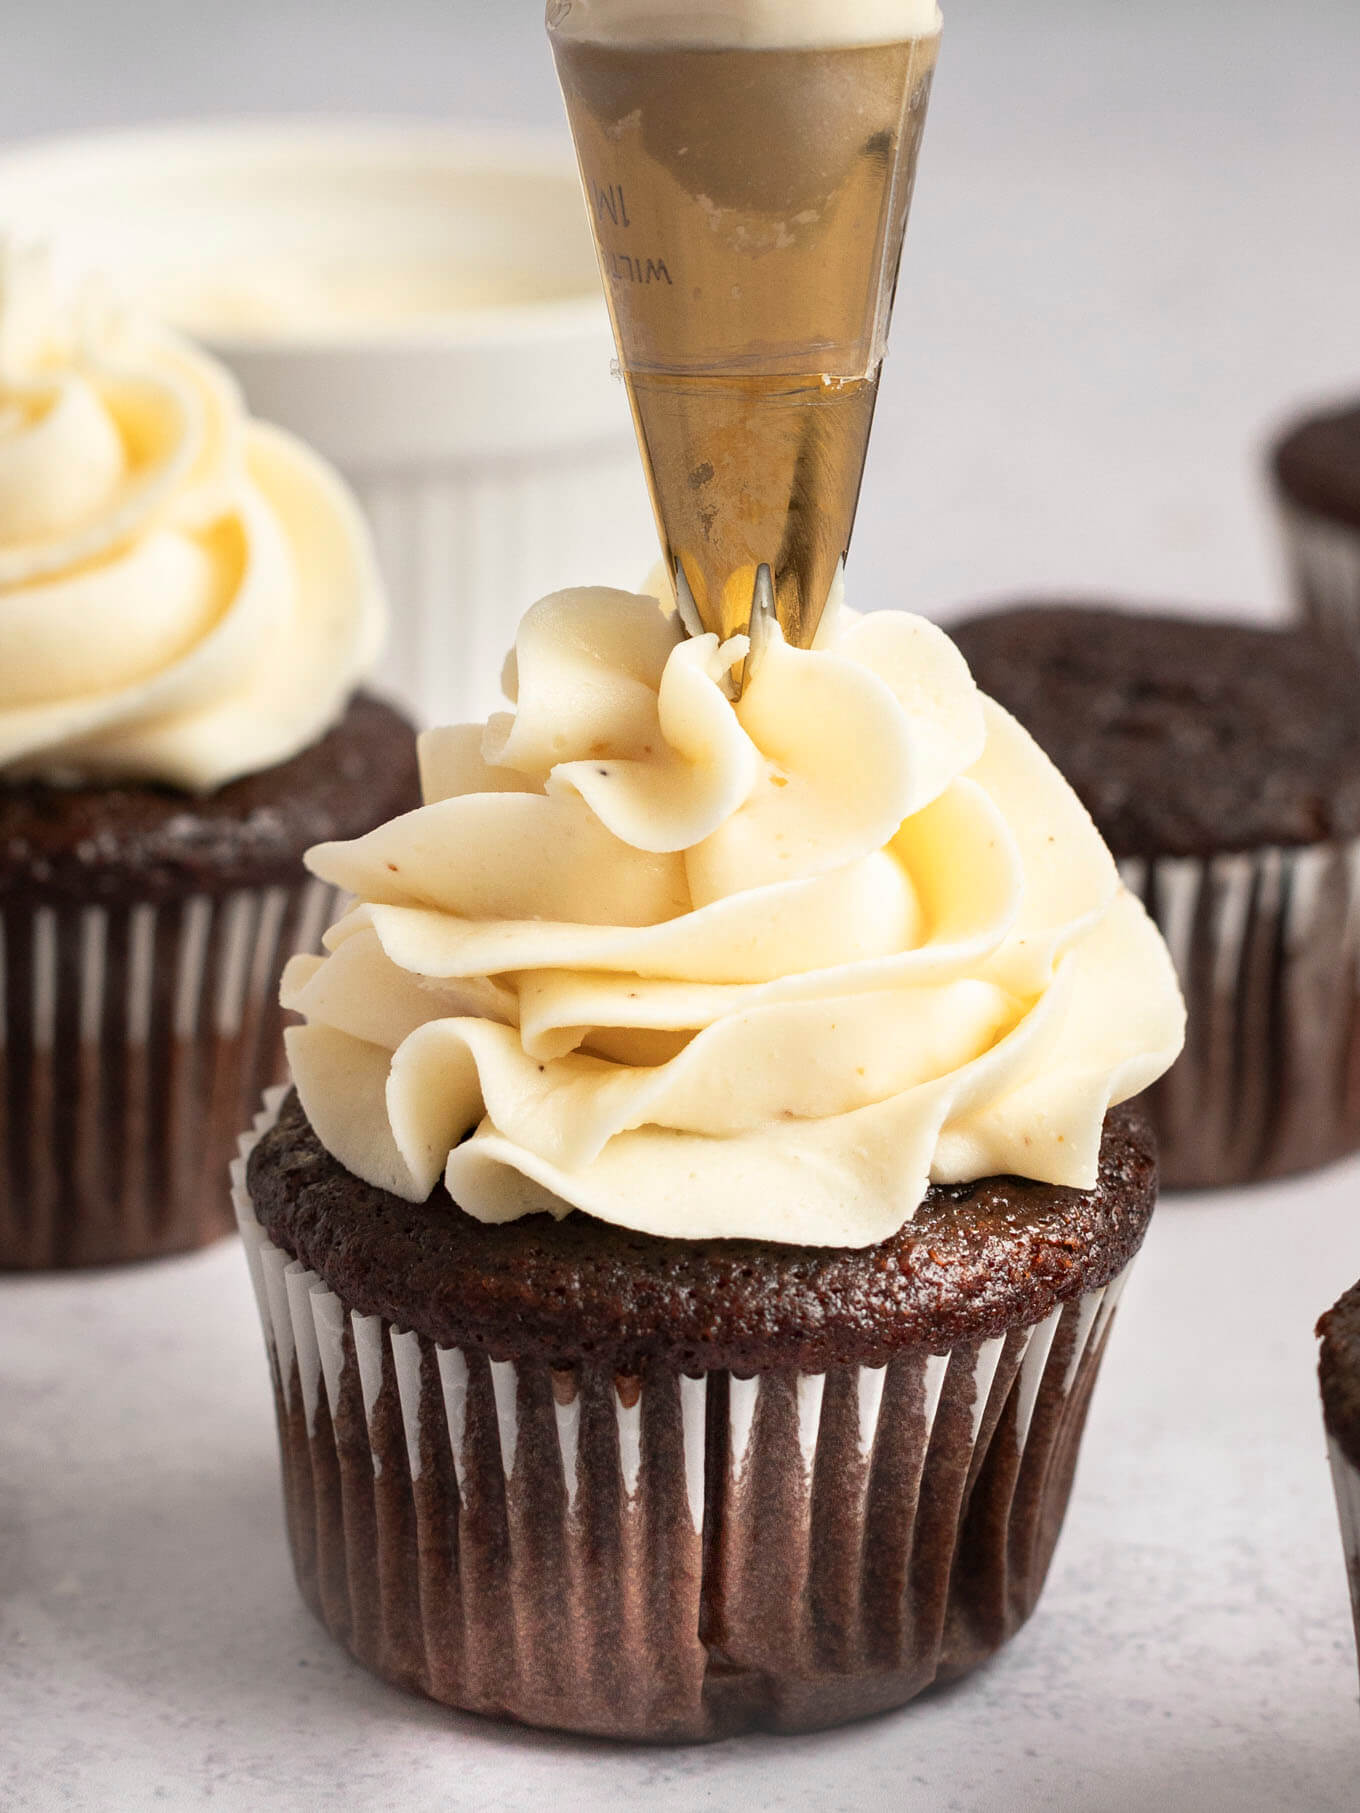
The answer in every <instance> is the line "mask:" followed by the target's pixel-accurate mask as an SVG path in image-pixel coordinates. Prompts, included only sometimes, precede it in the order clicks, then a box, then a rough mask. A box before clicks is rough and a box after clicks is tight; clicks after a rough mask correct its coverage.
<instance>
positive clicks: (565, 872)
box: [237, 592, 1183, 1740]
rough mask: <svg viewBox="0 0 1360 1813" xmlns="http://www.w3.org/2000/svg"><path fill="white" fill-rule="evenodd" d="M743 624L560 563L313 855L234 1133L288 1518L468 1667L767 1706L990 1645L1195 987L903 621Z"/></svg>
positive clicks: (805, 1700)
mask: <svg viewBox="0 0 1360 1813" xmlns="http://www.w3.org/2000/svg"><path fill="white" fill-rule="evenodd" d="M745 654H746V642H745V639H744V638H738V639H737V640H736V641H734V642H732V643H729V644H726V645H723V646H721V647H720V646H719V644H718V641H717V639H716V638H715V637H712V636H708V637H699V638H696V639H694V640H686V639H685V638H684V637H683V634H682V633H681V631H680V630H679V628H678V626H677V625H676V623H675V622H674V621H673V620H669V619H668V618H667V617H666V616H665V615H664V614H663V612H662V611H661V609H660V608H659V607H658V606H657V605H656V604H655V602H654V601H653V600H650V599H642V598H632V597H628V596H626V595H624V594H620V593H608V592H581V593H573V594H562V595H559V596H558V597H555V598H552V599H547V600H545V601H543V603H541V604H540V605H538V606H536V607H535V609H534V610H533V611H531V612H530V614H529V616H528V617H527V618H526V619H525V622H524V624H523V625H522V627H521V630H520V635H519V639H518V642H517V647H516V655H515V659H514V662H513V663H512V665H511V668H510V672H509V679H510V681H511V683H512V685H513V687H514V688H515V696H516V703H517V710H516V712H515V714H514V715H513V716H510V715H506V716H502V717H500V718H497V719H493V720H492V721H491V723H490V724H489V725H488V726H487V727H486V729H485V731H483V730H482V729H481V727H467V728H464V729H459V730H456V731H448V732H434V733H430V734H427V736H426V737H425V738H423V739H422V744H421V755H422V770H423V779H424V786H425V795H426V799H427V802H428V803H427V804H426V806H425V807H424V809H423V810H421V811H419V812H416V813H413V814H410V815H409V816H408V817H407V818H405V819H404V820H401V821H399V822H398V823H396V824H393V825H388V826H384V827H383V828H382V829H380V830H379V831H376V832H373V833H371V834H370V835H369V836H367V837H365V838H363V839H361V840H359V841H358V842H356V843H351V844H346V845H332V846H330V847H329V848H323V849H318V850H315V851H313V852H312V853H311V855H310V857H309V859H308V860H309V862H310V864H311V867H312V869H313V871H314V872H315V873H316V874H317V875H318V876H320V877H321V878H322V879H325V880H327V881H330V882H331V883H333V884H334V885H337V886H341V887H344V888H346V889H347V890H349V891H350V892H351V893H352V894H354V896H355V905H354V907H353V909H352V910H351V912H350V913H349V914H347V916H346V917H345V919H343V920H342V921H341V922H340V923H339V924H338V925H337V926H336V927H334V928H333V929H332V931H331V932H330V933H329V934H328V936H327V944H328V947H329V951H330V954H329V955H328V956H327V957H325V958H324V959H318V958H307V957H303V958H299V959H298V960H296V961H295V962H294V963H293V964H291V965H290V966H289V969H288V971H287V973H286V975H285V980H284V991H283V998H284V1001H285V1004H286V1005H287V1006H289V1007H292V1008H294V1009H296V1010H297V1011H298V1012H299V1013H301V1014H302V1015H303V1016H304V1018H305V1020H306V1022H307V1023H306V1024H305V1025H302V1026H299V1027H295V1028H292V1029H290V1031H289V1032H288V1034H287V1041H288V1048H289V1055H290V1059H291V1062H292V1067H293V1072H294V1077H295V1080H296V1087H297V1095H296V1097H290V1098H288V1100H287V1101H286V1102H285V1103H284V1104H283V1106H282V1109H281V1111H280V1109H279V1105H278V1102H277V1101H271V1103H270V1104H269V1106H268V1109H267V1111H266V1113H265V1115H264V1116H263V1117H262V1119H261V1121H260V1123H259V1126H258V1129H257V1133H258V1137H257V1139H255V1140H252V1141H248V1142H246V1145H247V1150H248V1153H249V1163H248V1166H247V1165H245V1164H242V1165H241V1166H239V1167H238V1170H237V1201H238V1206H239V1212H240V1216H241V1222H242V1226H243V1229H244V1231H245V1234H246V1247H247V1252H248V1254H249V1256H250V1259H251V1265H252V1271H253V1274H254V1278H255V1283H256V1287H257V1291H258V1294H259V1300H260V1306H261V1312H262V1317H263V1320H264V1324H265V1332H266V1340H267V1344H268V1347H269V1350H270V1354H271V1360H272V1368H273V1375H274V1385H275V1391H276V1401H277V1406H278V1417H279V1430H280V1437H281V1443H282V1449H283V1462H284V1473H285V1496H286V1501H287V1507H288V1529H289V1537H290V1541H291V1543H292V1547H293V1554H294V1560H295V1565H296V1568H297V1572H298V1577H299V1581H300V1583H301V1586H302V1590H303V1592H304V1594H305V1595H306V1597H307V1598H308V1600H309V1602H310V1603H311V1604H312V1606H313V1607H314V1608H315V1609H316V1610H317V1611H318V1613H319V1615H320V1616H321V1617H322V1619H323V1620H324V1622H325V1623H326V1624H327V1626H328V1627H329V1628H330V1629H331V1630H332V1631H333V1632H334V1633H335V1634H336V1636H337V1637H338V1638H339V1639H340V1640H341V1641H342V1642H344V1643H345V1644H346V1645H347V1646H348V1647H349V1648H350V1649H351V1650H352V1651H353V1652H354V1653H355V1654H356V1655H357V1656H358V1657H359V1658H360V1659H361V1660H363V1661H364V1662H366V1663H367V1664H368V1665H369V1666H370V1667H372V1668H374V1669H376V1670H377V1672H379V1673H380V1674H383V1675H384V1676H386V1677H387V1678H389V1679H391V1680H394V1681H397V1682H400V1683H402V1684H405V1685H408V1686H413V1687H417V1688H420V1689H421V1690H423V1691H424V1692H426V1693H429V1694H431V1695H433V1696H434V1697H435V1698H437V1699H440V1700H444V1701H446V1702H447V1703H449V1704H451V1705H454V1706H460V1707H465V1708H470V1709H474V1710H478V1711H482V1712H493V1713H497V1714H501V1715H505V1716H510V1717H514V1718H518V1719H523V1720H527V1721H529V1722H532V1723H540V1724H548V1725H556V1726H562V1727H566V1728H569V1729H573V1730H580V1731H589V1732H598V1733H604V1734H608V1735H612V1736H630V1737H644V1738H658V1739H666V1740H680V1739H692V1738H705V1737H715V1736H719V1735H723V1734H725V1733H728V1732H732V1731H738V1730H742V1729H746V1728H748V1727H751V1726H767V1727H770V1728H773V1729H777V1730H783V1731H792V1730H801V1729H808V1728H813V1727H816V1726H821V1725H829V1724H835V1723H838V1722H840V1721H843V1720H845V1719H849V1718H853V1717H856V1716H858V1715H860V1714H863V1713H867V1712H871V1711H876V1710H881V1709H883V1708H886V1707H889V1706H893V1705H897V1704H899V1703H901V1702H902V1701H904V1700H906V1699H908V1698H910V1697H911V1696H912V1695H913V1694H914V1693H916V1692H918V1691H919V1690H920V1689H921V1688H922V1687H924V1686H926V1685H927V1684H929V1683H930V1682H931V1681H935V1680H941V1679H947V1678H950V1677H952V1676H954V1675H957V1674H961V1673H963V1672H964V1671H966V1670H967V1669H968V1668H970V1667H972V1666H973V1665H974V1664H975V1663H977V1662H978V1661H979V1660H981V1659H982V1658H983V1657H984V1656H986V1655H988V1654H990V1653H992V1652H993V1651H994V1650H995V1649H996V1648H997V1647H998V1646H999V1645H1000V1644H1001V1643H1003V1642H1004V1641H1005V1639H1006V1638H1007V1637H1008V1636H1009V1635H1010V1634H1011V1632H1012V1631H1014V1630H1015V1628H1016V1627H1017V1626H1018V1625H1019V1624H1020V1623H1021V1622H1022V1621H1023V1620H1024V1619H1025V1617H1027V1616H1028V1614H1029V1612H1030V1610H1031V1609H1032V1607H1033V1605H1034V1601H1035V1599H1036V1597H1037V1595H1038V1592H1039V1589H1040V1586H1041V1585H1042V1582H1043V1578H1044V1574H1045V1571H1046V1569H1047V1566H1048V1561H1049V1557H1050V1555H1051V1553H1052V1549H1053V1545H1054V1542H1055V1540H1056V1538H1057V1534H1058V1528H1059V1525H1060V1523H1061V1521H1062V1516H1063V1511H1064V1508H1065V1505H1066V1501H1067V1494H1068V1488H1069V1486H1070V1483H1071V1478H1072V1470H1073V1467H1074V1465H1075V1460H1076V1450H1077V1443H1078V1440H1079V1437H1080V1432H1081V1428H1082V1424H1083V1421H1084V1419H1085V1415H1086V1409H1087V1404H1088V1400H1089V1396H1090V1391H1091V1387H1092V1384H1093V1382H1094V1378H1095V1373H1096V1369H1097V1367H1098V1365H1099V1361H1100V1357H1101V1354H1102V1353H1103V1351H1104V1345H1105V1340H1106V1337H1107V1335H1108V1331H1109V1326H1110V1317H1111V1314H1112V1311H1113V1306H1114V1303H1115V1301H1116V1298H1117V1295H1118V1291H1119V1288H1120V1286H1121V1284H1122V1281H1123V1279H1124V1276H1125V1275H1126V1272H1127V1268H1128V1265H1129V1262H1130V1260H1131V1259H1132V1257H1133V1254H1134V1253H1135V1251H1136V1250H1137V1247H1138V1245H1139V1242H1140V1240H1141V1238H1142V1234H1143V1232H1144V1229H1145V1227H1146V1223H1147V1219H1148V1216H1149V1214H1150V1212H1151V1209H1152V1205H1153V1198H1154V1195H1155V1163H1154V1159H1153V1149H1152V1145H1151V1141H1150V1139H1149V1136H1148V1134H1147V1131H1146V1129H1145V1128H1144V1127H1143V1126H1142V1124H1141V1123H1140V1122H1139V1121H1138V1119H1137V1118H1136V1116H1133V1115H1130V1114H1126V1113H1124V1112H1121V1111H1119V1110H1118V1109H1117V1108H1116V1107H1115V1105H1116V1104H1118V1103H1120V1102H1121V1101H1123V1100H1125V1099H1126V1098H1128V1097H1130V1096H1132V1095H1134V1094H1136V1093H1137V1092H1138V1091H1139V1090H1140V1089H1142V1088H1143V1087H1144V1086H1145V1085H1146V1084H1147V1083H1148V1082H1150V1081H1151V1080H1152V1079H1153V1078H1154V1077H1155V1076H1156V1075H1157V1074H1159V1072H1160V1071H1161V1070H1162V1069H1164V1068H1165V1067H1166V1066H1167V1064H1169V1063H1170V1062H1171V1061H1172V1059H1173V1058H1174V1056H1175V1053H1176V1051H1177V1049H1178V1048H1179V1043H1180V1037H1181V1030H1182V1024H1183V1011H1182V1008H1181V1004H1180V1000H1179V997H1178V995H1177V991H1176V987H1175V982H1174V977H1173V974H1172V971H1171V966H1170V963H1169V960H1168V959H1167V956H1166V952H1165V950H1164V948H1163V946H1162V944H1161V941H1160V939H1159V938H1158V936H1157V934H1156V932H1155V929H1154V928H1153V927H1152V926H1151V924H1150V922H1149V921H1148V919H1147V917H1146V915H1145V914H1144V912H1143V910H1142V908H1141V907H1140V906H1139V904H1138V902H1137V901H1135V900H1134V899H1133V898H1132V897H1131V896H1130V895H1129V894H1128V893H1127V891H1126V890H1125V889H1123V888H1122V887H1121V886H1120V884H1119V881H1118V877H1117V874H1116V871H1115V867H1114V863H1113V861H1112V859H1111V857H1110V856H1109V853H1108V852H1107V851H1106V850H1105V849H1104V847H1103V846H1102V845H1101V843H1100V840H1099V838H1098V837H1097V836H1096V835H1095V832H1094V831H1093V829H1092V827H1091V824H1090V821H1089V819H1088V818H1087V816H1086V814H1085V813H1084V812H1083V811H1082V809H1081V808H1080V806H1079V804H1078V803H1077V801H1076V799H1075V798H1074V797H1073V795H1072V794H1071V792H1070V790H1069V789H1068V788H1067V786H1066V784H1065V783H1064V782H1063V781H1062V780H1061V778H1060V777H1059V776H1058V774H1057V773H1056V771H1055V770H1054V769H1053V767H1052V765H1051V764H1050V763H1049V762H1048V761H1047V760H1046V759H1045V758H1044V757H1043V756H1042V755H1041V753H1040V752H1039V750H1038V749H1037V748H1036V746H1035V745H1034V744H1033V742H1032V741H1031V740H1030V739H1029V738H1028V737H1026V736H1025V735H1024V733H1023V732H1022V731H1021V730H1020V729H1019V727H1018V726H1017V725H1016V724H1015V723H1014V722H1013V721H1012V720H1011V719H1009V718H1008V717H1007V716H1006V714H1005V713H1004V712H1001V711H1000V710H999V709H998V708H996V707H995V706H993V705H992V704H990V702H988V701H987V700H985V699H983V698H981V697H980V696H979V694H978V693H977V690H976V688H975V687H974V686H973V684H972V681H971V680H970V678H969V676H968V673H967V669H966V668H965V666H964V664H963V662H962V661H961V660H960V658H959V656H958V654H957V653H956V651H955V650H954V649H953V648H952V647H951V646H950V644H949V642H948V641H947V639H946V638H945V637H944V636H943V635H942V634H941V633H940V632H939V631H937V630H934V629H932V628H931V626H929V625H928V624H925V623H923V622H921V621H920V620H918V619H912V618H907V617H904V616H899V615H896V614H894V613H884V614H883V615H880V616H877V617H868V618H865V619H862V620H860V621H859V622H857V623H854V624H853V625H851V626H850V627H848V628H847V629H845V630H844V632H843V633H842V634H840V635H839V637H837V636H835V634H834V630H833V629H832V628H831V626H828V629H827V632H826V634H825V636H824V646H821V647H819V651H818V652H816V653H800V652H797V651H792V650H789V649H787V648H785V647H784V645H783V643H782V642H781V641H780V640H779V638H778V634H777V632H775V633H774V634H773V635H772V637H771V639H770V640H769V642H768V643H766V644H765V645H764V646H763V647H762V649H761V651H760V654H759V658H758V660H757V661H756V663H755V664H754V672H753V674H752V675H751V676H750V677H749V679H748V682H747V685H746V688H745V691H744V692H743V694H742V697H741V698H740V700H739V701H738V702H737V703H736V704H735V705H734V704H733V703H732V701H731V699H730V696H729V694H728V692H727V690H726V688H725V685H724V682H725V680H726V677H727V676H728V674H729V673H730V672H731V670H732V669H733V667H734V666H735V665H736V664H738V663H740V662H742V661H743V660H744V659H745ZM1112 1109H1114V1110H1115V1111H1114V1112H1112ZM1025 1179H1028V1180H1029V1181H1023V1180H1025Z"/></svg>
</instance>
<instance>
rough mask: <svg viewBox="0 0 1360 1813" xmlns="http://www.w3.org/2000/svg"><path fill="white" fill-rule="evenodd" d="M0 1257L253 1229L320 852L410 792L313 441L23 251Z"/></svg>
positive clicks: (8, 364) (7, 517)
mask: <svg viewBox="0 0 1360 1813" xmlns="http://www.w3.org/2000/svg"><path fill="white" fill-rule="evenodd" d="M0 352H2V353H3V357H0V416H3V418H4V426H3V430H0V433H2V434H3V441H4V453H5V462H4V484H3V486H0V1267H40V1266H63V1265H81V1264H96V1263H105V1262H108V1261H112V1260H119V1259H134V1258H143V1257H147V1256H149V1255H152V1254H158V1253H166V1252H174V1251H178V1250H180V1249H182V1248H186V1247H192V1246H196V1245H199V1244H201V1243H202V1242H203V1241H205V1240H209V1239H212V1238H215V1237H216V1236H218V1235H220V1234H222V1233H225V1232H227V1231H228V1229H229V1228H230V1226H231V1209H230V1203H229V1200H228V1195H227V1191H226V1188H225V1185H224V1181H223V1180H224V1175H225V1166H226V1163H227V1161H228V1159H229V1157H230V1152H231V1145H232V1140H233V1137H234V1134H235V1133H236V1132H237V1131H239V1127H240V1121H241V1115H242V1111H243V1108H244V1107H245V1106H246V1104H249V1103H252V1102H253V1101H254V1100H256V1099H257V1098H258V1090H259V1088H260V1086H261V1084H262V1083H263V1082H268V1081H270V1080H271V1079H273V1078H276V1077H278V1076H279V1074H280V1073H281V1070H282V1051H281V1043H280V1035H281V1028H280V1024H279V1019H280V1016H279V1013H278V1009H277V1006H276V999H277V987H278V977H279V973H280V971H281V969H282V966H283V962H284V959H285V958H286V957H287V956H288V955H289V953H290V952H291V951H292V950H294V949H295V948H297V947H298V946H299V945H303V946H310V945H311V944H313V943H314V942H315V941H316V939H317V938H318V937H319V934H320V932H321V930H322V929H323V927H324V926H325V924H326V923H327V921H328V920H329V918H330V915H331V908H332V905H333V902H334V898H335V896H334V890H333V889H332V888H330V887H328V886H326V885H324V884H321V883H318V882H315V881H312V880H310V879H309V878H308V876H307V875H306V872H305V870H304V869H303V867H302V862H301V858H302V852H303V851H304V850H305V849H306V847H307V846H308V845H309V844H310V843H313V842H315V840H316V838H317V837H318V836H335V835H341V836H344V835H350V836H352V835H354V834H356V833H357V832H359V831H362V830H364V829H365V828H367V827H368V826H370V825H372V824H373V823H374V822H375V821H376V820H378V819H380V818H384V817H387V816H390V815H391V814H392V813H394V812H401V811H403V810H405V809H406V808H407V807H409V806H412V805H415V804H416V803H417V789H416V771H415V761H414V752H413V747H412V738H411V735H410V732H409V728H408V727H407V726H406V725H405V724H404V723H403V722H402V720H401V719H400V718H399V717H397V716H396V714H394V713H393V712H391V711H389V710H388V709H387V708H386V707H384V706H381V705H379V704H377V703H376V702H374V701H373V700H360V701H358V702H356V703H351V699H352V696H353V693H354V688H355V686H356V685H357V684H358V682H359V681H360V680H361V678H362V676H363V674H364V673H365V672H366V670H367V668H368V667H369V665H370V663H371V661H372V658H373V656H374V654H375V653H376V650H377V645H378V641H379V638H380V632H381V627H382V619H383V608H382V600H381V595H380V590H379V586H378V582H377V578H376V569H375V566H374V561H373V555H372V551H371V548H370V546H369V540H368V534H367V530H366V529H365V527H364V524H363V522H362V519H361V518H360V516H359V513H358V509H357V507H356V505H355V504H354V501H353V499H352V498H351V497H350V496H349V494H348V493H347V492H346V491H345V489H344V487H343V485H342V484H341V482H340V481H339V479H338V478H337V477H336V475H335V474H334V473H333V472H331V471H330V469H329V468H328V467H326V466H325V465H323V464H322V463H321V462H320V461H319V460H317V459H316V458H315V456H313V455H312V454H311V453H309V452H308V451H307V449H306V448H304V447H302V446H300V445H299V444H298V443H297V442H296V441H293V440H292V439H290V438H289V437H288V436H286V435H282V434H279V433H278V432H277V431H274V430H270V429H267V428H265V427H263V426H261V425H260V424H258V423H254V422H251V421H250V420H248V418H247V417H246V415H245V412H244V410H243V407H242V404H241V399H240V397H239V395H238V393H237V391H236V389H235V386H234V385H233V383H232V381H231V380H230V378H229V377H228V376H227V374H226V373H225V372H224V371H222V370H221V369H220V368H219V367H217V366H216V365H214V364H213V362H212V361H211V360H209V359H207V358H206V357H205V356H204V355H203V354H202V353H200V352H198V351H197V350H195V349H194V348H193V347H191V346H190V345H188V344H187V343H186V342H183V341H181V340H179V339H177V338H175V337H173V336H170V335H168V334H166V333H164V332H162V331H160V330H158V329H156V328H155V327H153V326H150V325H148V324H143V323H139V322H136V321H134V320H131V319H128V320H123V319H118V318H108V319H101V318H100V315H99V313H98V311H97V309H96V308H95V307H94V306H93V304H92V303H91V302H89V301H88V300H87V301H86V302H85V303H84V304H83V305H80V304H77V303H71V304H63V303H61V302H60V300H59V299H58V298H56V297H55V296H54V294H53V292H52V290H51V288H50V285H49V283H48V278H47V270H46V267H45V265H44V263H43V261H42V260H41V258H37V257H33V256H27V255H22V254H19V253H17V252H15V251H14V250H13V249H12V248H11V249H4V248H0Z"/></svg>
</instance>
